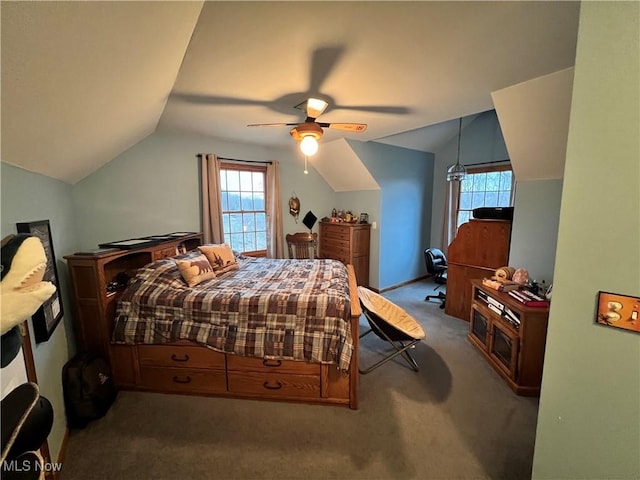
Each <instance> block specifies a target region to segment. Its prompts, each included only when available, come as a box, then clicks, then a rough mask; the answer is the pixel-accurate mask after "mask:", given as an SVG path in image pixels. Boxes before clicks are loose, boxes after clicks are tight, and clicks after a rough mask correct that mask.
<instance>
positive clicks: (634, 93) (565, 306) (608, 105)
mask: <svg viewBox="0 0 640 480" xmlns="http://www.w3.org/2000/svg"><path fill="white" fill-rule="evenodd" d="M639 19H640V3H638V2H583V3H582V5H581V8H580V29H579V32H578V46H577V55H576V66H575V77H574V85H573V99H572V106H571V118H570V123H569V137H568V144H567V158H566V164H565V171H564V172H565V173H564V175H565V176H564V185H563V191H562V206H561V209H560V227H559V231H558V248H557V252H556V268H555V275H554V276H555V278H554V292H553V302H552V304H551V314H550V319H549V329H548V336H547V347H546V348H547V349H546V356H545V368H544V374H543V379H542V394H541V397H540V410H539V415H538V426H537V435H536V444H535V454H534V462H533V478H536V479H558V478H581V479H602V478H619V479H632V478H633V479H637V478H640V455H639V454H638V451H639V450H638V449H639V446H640V408H638V407H639V405H640V336H639V335H638V334H634V333H632V332H628V331H622V330H618V329H614V328H609V327H605V326H601V325H596V324H595V323H594V312H595V308H596V296H597V293H598V291H600V290H604V291H610V292H619V293H624V294H629V295H640V274H639V272H640V215H639V213H638V212H639V208H638V207H639V206H640V189H638V184H639V180H640V162H638V159H639V158H640V142H639V137H638V132H639V131H640V108H639V106H640V90H639V89H638V85H640V20H639Z"/></svg>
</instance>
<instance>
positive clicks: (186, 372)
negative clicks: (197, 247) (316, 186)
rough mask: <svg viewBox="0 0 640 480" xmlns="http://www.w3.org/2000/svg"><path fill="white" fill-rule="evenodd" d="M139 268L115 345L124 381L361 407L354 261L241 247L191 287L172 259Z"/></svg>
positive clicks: (120, 311) (124, 301)
mask: <svg viewBox="0 0 640 480" xmlns="http://www.w3.org/2000/svg"><path fill="white" fill-rule="evenodd" d="M197 255H199V252H198V251H194V252H190V253H187V254H185V255H181V256H179V257H174V258H165V259H160V260H157V261H154V262H152V263H150V264H147V265H145V266H143V267H142V268H140V269H139V270H137V272H136V274H135V276H134V277H133V278H132V279H131V280H130V281H129V284H128V286H127V288H126V289H125V290H124V292H122V294H121V295H119V298H118V301H117V304H116V307H115V313H114V316H113V318H114V322H113V326H112V337H111V342H110V345H109V354H110V357H111V364H112V368H113V369H114V376H116V378H117V379H118V383H119V385H120V387H121V388H131V389H139V390H147V391H158V392H167V393H186V394H197V395H220V396H234V397H245V398H255V399H270V400H288V401H303V402H311V403H329V404H342V405H348V406H350V407H351V408H357V380H358V374H357V372H358V365H357V364H358V357H357V342H358V319H359V316H360V305H359V302H358V300H357V292H356V282H355V276H354V272H353V268H351V266H348V267H345V266H344V265H343V264H342V263H340V262H338V261H335V260H283V259H267V258H253V257H244V256H238V258H237V264H238V268H237V269H236V270H231V271H227V272H225V273H223V274H221V275H218V276H216V277H215V278H212V279H208V280H206V281H204V282H202V283H199V284H198V285H195V286H192V287H189V286H188V285H187V284H186V283H185V280H184V279H183V277H182V276H181V272H180V271H179V269H178V267H177V264H176V260H189V259H193V258H195V256H197Z"/></svg>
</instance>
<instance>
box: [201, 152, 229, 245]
mask: <svg viewBox="0 0 640 480" xmlns="http://www.w3.org/2000/svg"><path fill="white" fill-rule="evenodd" d="M200 165H201V170H200V172H201V173H200V175H201V180H202V232H203V234H204V243H224V229H223V226H222V212H221V210H220V198H221V195H220V160H219V159H218V157H217V156H216V155H214V154H212V153H208V154H206V155H200Z"/></svg>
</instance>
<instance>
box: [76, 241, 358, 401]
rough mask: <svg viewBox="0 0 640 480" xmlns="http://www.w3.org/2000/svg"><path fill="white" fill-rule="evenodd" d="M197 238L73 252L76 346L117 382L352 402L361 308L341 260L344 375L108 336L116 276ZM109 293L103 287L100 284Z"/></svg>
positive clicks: (189, 345)
mask: <svg viewBox="0 0 640 480" xmlns="http://www.w3.org/2000/svg"><path fill="white" fill-rule="evenodd" d="M201 243H202V235H201V234H189V235H185V236H183V237H179V238H176V239H172V240H168V241H164V242H161V243H157V244H154V245H151V246H146V247H142V248H136V249H130V250H112V251H102V252H87V253H76V254H74V255H69V256H66V257H64V258H65V259H66V260H67V263H68V265H69V272H70V275H71V283H72V286H73V301H74V310H75V311H74V313H75V324H76V336H77V341H78V348H79V349H80V350H83V351H88V352H91V353H95V354H98V355H102V356H104V357H105V358H107V359H108V360H109V362H110V364H111V368H112V371H113V376H114V380H115V382H116V385H117V387H118V388H120V389H124V390H144V391H149V392H163V393H180V394H188V395H211V396H226V397H236V398H252V399H261V400H285V401H295V402H306V403H319V404H334V405H345V406H349V407H350V408H352V409H357V408H358V331H359V318H360V315H361V313H362V312H361V309H360V301H359V299H358V292H357V283H356V277H355V272H354V269H353V267H352V266H351V265H348V266H347V270H348V273H349V292H350V296H351V335H352V337H353V356H352V359H351V364H350V366H349V372H348V374H343V373H341V372H340V371H339V370H338V369H337V367H336V366H335V365H325V364H319V363H309V362H302V361H290V360H266V359H261V358H253V357H242V356H238V355H233V354H225V353H221V352H217V351H214V350H212V349H210V348H207V347H204V346H200V345H198V344H196V343H193V342H190V341H186V340H185V341H180V342H176V343H171V344H163V345H116V344H112V343H111V342H110V339H111V335H112V333H113V324H114V317H115V310H116V301H117V298H118V292H119V291H121V290H122V288H124V287H123V286H122V285H120V286H118V285H116V283H117V280H118V278H120V277H119V275H122V274H123V273H125V272H130V271H134V270H136V269H138V268H140V267H142V266H143V265H145V264H147V263H149V262H151V261H153V260H159V259H162V258H166V257H170V256H173V255H175V254H176V249H177V248H180V249H182V248H183V247H184V248H186V249H187V250H192V249H194V248H196V247H197V246H198V245H200V244H201ZM109 284H112V285H111V290H112V291H111V292H107V285H109Z"/></svg>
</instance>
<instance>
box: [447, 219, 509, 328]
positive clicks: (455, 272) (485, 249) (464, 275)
mask: <svg viewBox="0 0 640 480" xmlns="http://www.w3.org/2000/svg"><path fill="white" fill-rule="evenodd" d="M510 241H511V222H510V221H507V220H478V219H472V220H469V221H468V222H467V223H463V224H462V225H460V228H459V229H458V233H457V235H456V238H455V239H454V240H453V242H451V245H449V249H448V251H447V263H448V266H447V301H446V303H445V310H444V311H445V313H446V314H447V315H451V316H453V317H456V318H460V319H462V320H467V318H468V317H469V308H471V296H470V294H471V284H470V280H471V279H473V278H483V277H491V276H492V275H493V274H494V273H495V271H496V269H497V268H500V267H504V266H505V265H508V262H509V243H510Z"/></svg>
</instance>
